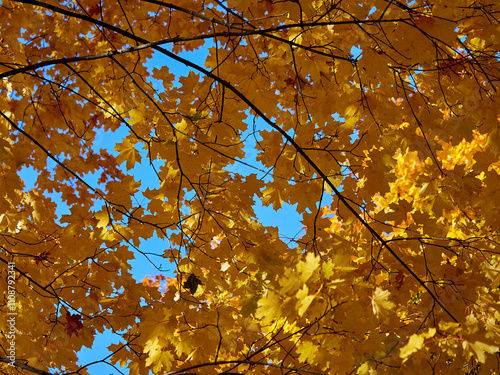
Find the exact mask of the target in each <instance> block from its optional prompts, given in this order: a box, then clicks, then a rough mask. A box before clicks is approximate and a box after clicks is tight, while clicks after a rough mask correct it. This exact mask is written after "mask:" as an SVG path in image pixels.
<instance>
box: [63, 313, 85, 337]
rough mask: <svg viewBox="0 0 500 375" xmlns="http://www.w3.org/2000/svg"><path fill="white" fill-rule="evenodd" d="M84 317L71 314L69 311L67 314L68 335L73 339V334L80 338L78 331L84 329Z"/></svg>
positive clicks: (66, 328)
mask: <svg viewBox="0 0 500 375" xmlns="http://www.w3.org/2000/svg"><path fill="white" fill-rule="evenodd" d="M81 319H82V316H81V315H79V314H70V313H69V311H68V312H66V321H67V322H68V323H66V327H65V330H66V333H67V334H68V335H69V337H71V335H72V334H73V332H74V333H75V335H76V336H78V330H80V329H82V328H83V323H82V321H81Z"/></svg>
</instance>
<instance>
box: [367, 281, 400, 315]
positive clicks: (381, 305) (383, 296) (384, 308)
mask: <svg viewBox="0 0 500 375" xmlns="http://www.w3.org/2000/svg"><path fill="white" fill-rule="evenodd" d="M390 296H391V292H389V291H388V290H384V289H382V288H379V287H377V288H376V289H375V292H374V293H373V295H372V297H371V300H372V309H373V313H374V314H375V316H376V317H377V318H379V319H385V318H387V316H388V315H389V313H390V312H391V311H392V310H393V309H394V308H395V307H396V305H395V304H394V302H392V301H390V300H389V297H390Z"/></svg>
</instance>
